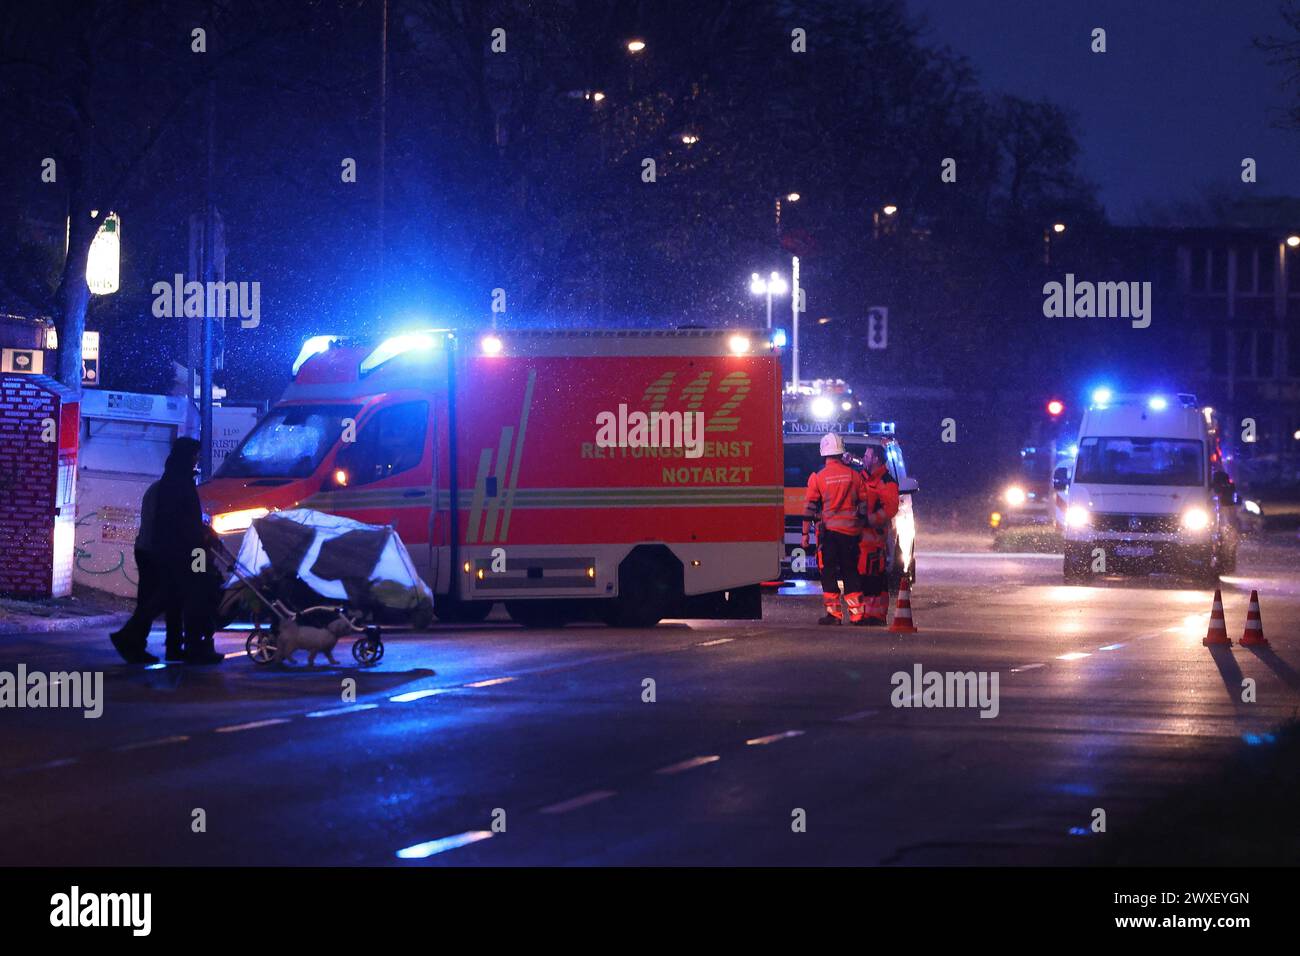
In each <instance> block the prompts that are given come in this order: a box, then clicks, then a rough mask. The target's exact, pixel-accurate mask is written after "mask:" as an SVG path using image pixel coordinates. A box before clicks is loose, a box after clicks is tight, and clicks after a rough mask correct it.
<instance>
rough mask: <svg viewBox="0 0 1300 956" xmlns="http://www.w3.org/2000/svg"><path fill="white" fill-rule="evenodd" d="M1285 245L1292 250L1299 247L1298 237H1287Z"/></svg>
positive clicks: (1299, 237) (1299, 240)
mask: <svg viewBox="0 0 1300 956" xmlns="http://www.w3.org/2000/svg"><path fill="white" fill-rule="evenodd" d="M1286 244H1287V245H1288V246H1290V247H1291V248H1292V249H1294V248H1295V247H1296V246H1300V236H1295V235H1291V236H1287V237H1286Z"/></svg>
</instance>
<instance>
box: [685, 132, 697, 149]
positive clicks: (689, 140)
mask: <svg viewBox="0 0 1300 956" xmlns="http://www.w3.org/2000/svg"><path fill="white" fill-rule="evenodd" d="M699 141H700V138H699V137H698V136H696V135H695V134H694V133H682V142H683V143H685V144H686V145H687V146H694V145H695V144H696V143H698V142H699Z"/></svg>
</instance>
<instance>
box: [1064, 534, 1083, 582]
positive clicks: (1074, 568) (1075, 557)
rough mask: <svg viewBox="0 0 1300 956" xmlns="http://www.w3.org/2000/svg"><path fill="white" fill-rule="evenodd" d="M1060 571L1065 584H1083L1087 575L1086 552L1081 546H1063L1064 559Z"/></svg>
mask: <svg viewBox="0 0 1300 956" xmlns="http://www.w3.org/2000/svg"><path fill="white" fill-rule="evenodd" d="M1062 571H1063V573H1064V576H1065V583H1066V584H1084V583H1086V582H1087V580H1088V577H1089V568H1088V552H1086V551H1084V550H1083V549H1082V548H1077V547H1071V546H1070V545H1068V544H1067V545H1066V546H1065V560H1064V562H1063V566H1062Z"/></svg>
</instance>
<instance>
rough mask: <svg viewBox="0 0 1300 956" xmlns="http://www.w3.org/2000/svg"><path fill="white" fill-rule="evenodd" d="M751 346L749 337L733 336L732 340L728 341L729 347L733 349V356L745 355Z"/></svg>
mask: <svg viewBox="0 0 1300 956" xmlns="http://www.w3.org/2000/svg"><path fill="white" fill-rule="evenodd" d="M749 346H750V342H749V336H748V335H733V336H732V337H731V338H729V339H727V347H728V348H729V349H731V354H733V355H744V354H745V353H746V352H748V351H749Z"/></svg>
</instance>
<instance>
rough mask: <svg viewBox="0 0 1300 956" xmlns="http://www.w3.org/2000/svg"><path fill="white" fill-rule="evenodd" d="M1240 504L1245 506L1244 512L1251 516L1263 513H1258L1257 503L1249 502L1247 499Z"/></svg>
mask: <svg viewBox="0 0 1300 956" xmlns="http://www.w3.org/2000/svg"><path fill="white" fill-rule="evenodd" d="M1242 504H1244V505H1245V506H1246V510H1247V511H1249V512H1250V513H1251V514H1253V515H1257V514H1263V512H1262V511H1260V508H1259V502H1258V501H1251V500H1250V499H1249V498H1247V499H1246V500H1245V501H1244V502H1242Z"/></svg>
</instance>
